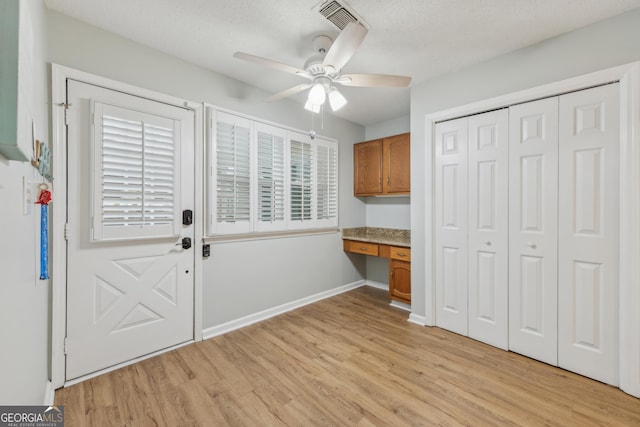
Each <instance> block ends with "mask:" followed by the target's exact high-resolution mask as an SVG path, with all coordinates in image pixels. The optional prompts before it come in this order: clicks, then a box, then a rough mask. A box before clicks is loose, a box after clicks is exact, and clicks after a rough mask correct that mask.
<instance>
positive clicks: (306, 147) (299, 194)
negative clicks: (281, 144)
mask: <svg viewBox="0 0 640 427" xmlns="http://www.w3.org/2000/svg"><path fill="white" fill-rule="evenodd" d="M307 139H308V137H306V136H305V135H301V134H292V136H291V138H290V142H289V144H290V146H289V150H290V165H289V170H290V174H289V192H290V193H289V227H290V228H304V227H305V225H303V223H304V222H305V221H311V220H312V219H313V217H312V206H311V205H312V197H313V192H312V188H313V187H312V185H313V182H312V181H313V171H312V170H311V168H312V166H313V154H312V153H313V150H312V148H313V147H312V145H311V142H304V141H305V140H307Z"/></svg>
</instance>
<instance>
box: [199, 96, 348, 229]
mask: <svg viewBox="0 0 640 427" xmlns="http://www.w3.org/2000/svg"><path fill="white" fill-rule="evenodd" d="M208 117H209V119H210V121H209V122H210V127H209V129H208V141H209V148H208V152H209V153H210V156H209V165H208V166H209V167H208V169H209V182H208V194H207V205H208V217H209V221H208V227H207V229H208V235H209V236H212V237H218V236H220V237H223V238H226V237H225V236H228V238H230V239H236V238H240V237H241V236H243V235H247V234H253V233H256V234H260V233H264V234H265V235H266V233H268V234H269V235H276V234H279V233H280V232H287V231H296V232H299V231H301V230H316V229H333V230H335V229H336V228H337V226H338V143H337V142H336V141H331V140H328V139H325V138H322V137H315V138H314V139H312V138H311V137H310V136H309V135H308V134H306V133H301V132H296V131H294V130H290V129H287V128H286V127H284V126H279V125H275V124H268V123H265V122H263V121H260V120H256V119H250V118H248V117H244V116H242V115H240V114H236V113H231V112H226V111H220V110H217V109H214V108H212V107H209V109H208Z"/></svg>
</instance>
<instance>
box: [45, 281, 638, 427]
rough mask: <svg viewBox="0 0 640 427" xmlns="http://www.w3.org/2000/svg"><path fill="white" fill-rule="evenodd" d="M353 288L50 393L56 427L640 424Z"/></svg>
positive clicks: (567, 384)
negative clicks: (56, 409) (58, 420)
mask: <svg viewBox="0 0 640 427" xmlns="http://www.w3.org/2000/svg"><path fill="white" fill-rule="evenodd" d="M406 319H407V313H406V312H403V311H400V310H397V309H394V308H391V307H389V305H388V299H387V293H386V292H383V291H380V290H377V289H373V288H367V287H364V288H359V289H356V290H354V291H351V292H348V293H345V294H342V295H339V296H336V297H333V298H330V299H327V300H324V301H321V302H318V303H315V304H312V305H309V306H306V307H303V308H300V309H298V310H295V311H292V312H289V313H286V314H283V315H281V316H278V317H276V318H273V319H269V320H267V321H264V322H261V323H259V324H255V325H252V326H249V327H246V328H244V329H241V330H238V331H234V332H231V333H228V334H226V335H224V336H220V337H216V338H213V339H210V340H207V341H203V342H199V343H196V344H192V345H188V346H186V347H182V348H180V349H178V350H174V351H172V352H169V353H165V354H163V355H160V356H157V357H154V358H152V359H148V360H145V361H143V362H140V363H137V364H135V365H132V366H128V367H125V368H122V369H119V370H117V371H114V372H111V373H108V374H105V375H102V376H99V377H97V378H94V379H91V380H88V381H85V382H82V383H80V384H76V385H74V386H71V387H68V388H65V389H61V390H58V391H56V399H55V400H56V404H57V405H65V418H66V420H65V421H66V424H65V425H66V426H67V427H73V426H108V425H117V426H125V425H126V426H156V425H157V426H192V425H193V426H225V425H231V426H279V425H288V426H316V425H331V426H355V425H357V426H404V425H407V426H431V425H442V426H457V425H468V426H491V425H493V426H509V425H517V426H542V425H544V426H563V427H566V426H580V427H582V426H591V425H610V426H614V425H619V426H640V400H638V399H636V398H634V397H631V396H629V395H626V394H624V393H622V392H621V391H620V390H618V389H616V388H613V387H609V386H607V385H605V384H602V383H599V382H596V381H592V380H589V379H587V378H584V377H581V376H579V375H576V374H573V373H571V372H567V371H564V370H562V369H558V368H554V367H551V366H548V365H545V364H543V363H539V362H536V361H534V360H531V359H528V358H526V357H523V356H519V355H517V354H514V353H509V352H505V351H502V350H498V349H496V348H493V347H490V346H488V345H485V344H482V343H480V342H477V341H474V340H472V339H469V338H465V337H462V336H459V335H456V334H454V333H450V332H447V331H444V330H441V329H437V328H428V327H422V326H417V325H414V324H411V323H408V322H407V320H406Z"/></svg>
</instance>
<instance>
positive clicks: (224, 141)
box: [214, 113, 252, 233]
mask: <svg viewBox="0 0 640 427" xmlns="http://www.w3.org/2000/svg"><path fill="white" fill-rule="evenodd" d="M215 141H216V144H215V152H214V157H215V175H214V176H215V187H216V200H215V223H216V224H215V229H216V230H217V231H218V232H227V233H243V232H247V231H250V230H251V179H252V178H251V122H250V121H249V120H247V119H245V118H243V117H238V116H233V115H231V114H226V113H217V114H216V115H215Z"/></svg>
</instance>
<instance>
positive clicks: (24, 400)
mask: <svg viewBox="0 0 640 427" xmlns="http://www.w3.org/2000/svg"><path fill="white" fill-rule="evenodd" d="M23 12H25V13H28V14H29V15H30V17H31V20H32V22H33V29H32V30H29V31H33V33H32V34H33V48H34V52H33V54H34V55H33V58H32V60H33V61H32V64H33V68H32V69H30V70H21V74H20V79H22V80H23V81H24V83H25V85H27V87H29V86H30V88H31V89H32V90H33V94H34V101H35V102H34V104H33V105H32V106H31V111H30V113H31V116H32V118H33V119H34V120H35V123H36V126H37V131H38V137H39V139H44V140H45V141H49V135H48V127H49V126H48V115H47V93H48V92H47V68H46V63H45V57H46V52H45V45H46V41H45V40H46V38H45V35H46V34H45V29H46V22H45V20H44V5H43V2H42V1H41V0H32V1H29V2H22V4H21V13H23ZM0 55H1V53H0ZM29 133H30V132H29ZM22 137H25V138H29V139H30V138H31V135H30V134H29V135H22ZM24 177H26V178H27V179H28V180H30V181H31V182H33V183H36V182H39V180H40V178H39V177H40V175H39V174H38V173H37V172H36V170H35V168H33V167H32V166H31V165H30V164H29V163H21V162H13V161H7V160H6V159H5V158H4V157H2V155H0V237H1V238H2V245H0V272H1V273H0V343H1V350H0V384H1V385H0V404H2V405H11V404H38V405H41V404H43V403H44V400H45V390H46V383H47V381H48V378H49V374H48V365H49V358H48V353H49V341H48V336H49V298H50V291H49V290H50V283H49V281H48V280H39V277H40V267H39V259H40V257H39V248H40V240H39V239H40V234H39V233H40V208H39V206H36V205H34V206H32V207H31V213H30V214H29V215H24V214H23V211H22V201H23V199H22V180H23V178H24ZM54 200H55V195H54Z"/></svg>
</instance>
